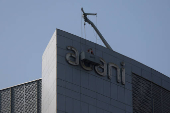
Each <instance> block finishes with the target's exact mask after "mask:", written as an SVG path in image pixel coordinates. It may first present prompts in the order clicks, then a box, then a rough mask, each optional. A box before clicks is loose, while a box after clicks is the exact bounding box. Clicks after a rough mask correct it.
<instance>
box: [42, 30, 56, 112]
mask: <svg viewBox="0 0 170 113" xmlns="http://www.w3.org/2000/svg"><path fill="white" fill-rule="evenodd" d="M56 33H57V32H56V31H55V32H54V34H53V36H52V38H51V40H50V41H49V43H48V45H47V47H46V49H45V51H44V53H43V56H42V113H56V109H57V108H56V107H57V105H56V101H57V100H56V97H57V93H56V91H57V87H56V82H57V81H56V78H57V74H56V73H57V72H56V71H57V69H56V68H57V64H56V62H57V61H56V60H57V56H56V54H57V48H56V44H57V42H56V40H57V36H56Z"/></svg>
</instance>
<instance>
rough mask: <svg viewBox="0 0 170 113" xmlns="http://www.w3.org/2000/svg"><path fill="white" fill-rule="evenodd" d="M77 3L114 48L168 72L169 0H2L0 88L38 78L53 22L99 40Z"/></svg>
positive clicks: (93, 40) (63, 28)
mask: <svg viewBox="0 0 170 113" xmlns="http://www.w3.org/2000/svg"><path fill="white" fill-rule="evenodd" d="M81 7H83V8H84V11H85V12H88V13H97V16H89V19H90V20H91V21H93V22H94V23H95V24H96V26H97V28H98V29H99V31H100V32H101V33H102V35H103V36H104V37H105V39H106V40H107V42H108V43H109V44H110V46H111V47H112V49H113V50H114V51H116V52H119V53H121V54H123V55H125V56H128V57H130V58H132V59H135V60H137V61H139V62H141V63H143V64H145V65H147V66H149V67H151V68H153V69H155V70H157V71H159V72H161V73H163V74H164V75H167V76H169V77H170V66H169V64H170V60H169V58H170V44H169V43H170V1H169V0H48V1H45V0H0V89H3V88H7V87H11V86H14V85H17V84H21V83H24V82H28V81H32V80H35V79H39V78H41V67H42V66H41V65H42V63H41V61H42V54H43V52H44V50H45V48H46V46H47V44H48V42H49V40H50V38H51V36H52V35H53V33H54V31H55V29H56V28H58V29H61V30H64V31H67V32H69V33H72V34H75V35H77V36H80V37H83V38H85V39H87V40H90V41H92V42H95V43H98V44H100V45H103V43H102V42H101V41H100V40H99V37H97V41H96V33H95V31H94V30H93V28H92V27H91V26H90V25H88V24H86V25H85V27H84V20H83V19H82V16H81V14H82V13H81ZM103 46H104V45H103Z"/></svg>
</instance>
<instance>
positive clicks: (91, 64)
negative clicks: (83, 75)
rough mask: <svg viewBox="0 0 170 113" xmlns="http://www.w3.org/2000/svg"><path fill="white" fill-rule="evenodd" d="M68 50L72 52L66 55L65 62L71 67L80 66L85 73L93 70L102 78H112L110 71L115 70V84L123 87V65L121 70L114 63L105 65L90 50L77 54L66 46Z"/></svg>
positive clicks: (103, 61) (70, 47)
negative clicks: (120, 84)
mask: <svg viewBox="0 0 170 113" xmlns="http://www.w3.org/2000/svg"><path fill="white" fill-rule="evenodd" d="M67 49H68V50H71V51H73V52H72V53H67V54H66V60H67V62H68V63H69V64H71V65H75V66H77V65H79V64H80V65H81V66H82V68H83V69H85V70H87V71H92V70H93V69H94V70H95V71H96V73H97V74H99V75H100V76H103V77H106V76H107V77H108V78H109V79H111V78H112V69H113V68H115V69H116V72H117V76H116V77H117V82H118V83H120V82H121V83H122V84H123V85H125V68H124V66H125V63H124V62H122V63H121V68H119V66H118V65H116V64H114V63H111V62H109V63H106V62H105V60H104V59H102V58H100V57H98V56H95V55H94V54H93V51H92V49H89V50H88V51H87V52H81V53H80V54H79V52H78V51H77V50H76V49H75V48H74V47H72V46H67Z"/></svg>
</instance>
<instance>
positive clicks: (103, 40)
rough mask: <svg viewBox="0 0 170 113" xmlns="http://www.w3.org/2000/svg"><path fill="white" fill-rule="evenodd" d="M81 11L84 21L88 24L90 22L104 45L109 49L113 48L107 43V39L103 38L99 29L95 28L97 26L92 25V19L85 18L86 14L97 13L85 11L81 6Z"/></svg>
mask: <svg viewBox="0 0 170 113" xmlns="http://www.w3.org/2000/svg"><path fill="white" fill-rule="evenodd" d="M81 11H82V12H83V17H84V21H85V22H87V23H88V24H90V25H91V26H92V27H93V28H94V30H95V31H96V32H97V34H98V35H99V37H100V39H101V40H102V42H103V43H104V44H105V46H106V47H107V48H108V49H110V50H113V49H112V48H111V47H110V45H109V44H108V43H107V41H106V40H105V39H104V37H103V36H102V34H101V33H100V31H99V30H98V29H97V27H96V26H95V25H94V23H93V22H92V21H90V20H89V19H88V18H87V15H97V13H85V12H84V10H83V8H81Z"/></svg>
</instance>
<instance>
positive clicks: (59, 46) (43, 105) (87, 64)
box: [0, 29, 170, 113]
mask: <svg viewBox="0 0 170 113" xmlns="http://www.w3.org/2000/svg"><path fill="white" fill-rule="evenodd" d="M89 49H92V51H93V54H94V55H93V54H91V53H88V50H89ZM99 64H100V65H99ZM41 81H42V85H41ZM41 87H42V92H41ZM41 94H42V96H41ZM10 112H12V113H34V112H35V113H170V79H169V78H168V77H167V76H165V75H163V74H161V73H159V72H158V71H156V70H154V69H152V68H150V67H147V66H145V65H144V64H142V63H139V62H137V61H135V60H133V59H131V58H128V57H126V56H124V55H121V54H119V53H117V52H115V51H111V50H109V49H107V48H105V47H102V46H100V45H98V44H95V43H93V42H90V41H88V40H85V39H82V38H80V37H78V36H75V35H73V34H70V33H67V32H65V31H62V30H59V29H56V30H55V32H54V34H53V36H52V38H51V40H50V41H49V43H48V45H47V47H46V49H45V51H44V54H43V56H42V80H41V79H39V80H35V81H32V82H28V83H24V84H21V85H17V86H14V87H11V88H7V89H2V90H0V113H10Z"/></svg>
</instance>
